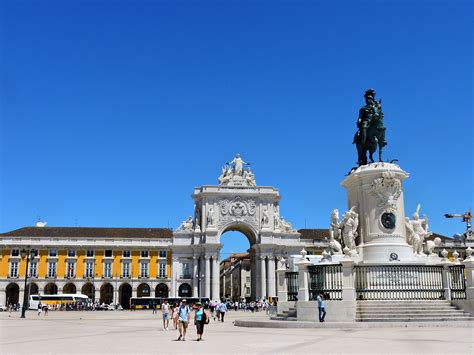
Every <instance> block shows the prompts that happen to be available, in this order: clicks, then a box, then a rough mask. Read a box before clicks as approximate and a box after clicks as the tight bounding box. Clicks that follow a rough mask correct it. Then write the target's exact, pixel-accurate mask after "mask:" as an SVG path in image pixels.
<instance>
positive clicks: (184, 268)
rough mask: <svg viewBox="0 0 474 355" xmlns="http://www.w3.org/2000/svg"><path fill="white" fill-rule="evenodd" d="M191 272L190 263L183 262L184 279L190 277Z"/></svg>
mask: <svg viewBox="0 0 474 355" xmlns="http://www.w3.org/2000/svg"><path fill="white" fill-rule="evenodd" d="M190 278H191V273H190V272H189V263H183V279H190Z"/></svg>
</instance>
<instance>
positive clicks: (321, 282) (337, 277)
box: [308, 264, 342, 301]
mask: <svg viewBox="0 0 474 355" xmlns="http://www.w3.org/2000/svg"><path fill="white" fill-rule="evenodd" d="M308 271H309V299H310V300H311V301H313V300H316V297H317V296H318V294H319V293H320V292H322V293H323V294H324V298H325V299H327V300H342V265H339V264H338V265H310V266H308Z"/></svg>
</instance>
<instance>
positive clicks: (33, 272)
mask: <svg viewBox="0 0 474 355" xmlns="http://www.w3.org/2000/svg"><path fill="white" fill-rule="evenodd" d="M28 273H29V275H28V276H29V277H38V263H37V262H36V261H32V262H30V269H29V270H28Z"/></svg>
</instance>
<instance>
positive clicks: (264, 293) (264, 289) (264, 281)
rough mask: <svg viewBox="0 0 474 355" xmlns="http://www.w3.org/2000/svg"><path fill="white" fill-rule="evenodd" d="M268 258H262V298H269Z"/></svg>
mask: <svg viewBox="0 0 474 355" xmlns="http://www.w3.org/2000/svg"><path fill="white" fill-rule="evenodd" d="M266 271H267V268H266V258H265V257H264V256H260V295H259V296H260V298H262V297H267V275H266Z"/></svg>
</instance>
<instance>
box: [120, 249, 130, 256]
mask: <svg viewBox="0 0 474 355" xmlns="http://www.w3.org/2000/svg"><path fill="white" fill-rule="evenodd" d="M122 256H123V257H124V258H129V257H130V250H124V251H123V254H122Z"/></svg>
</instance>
